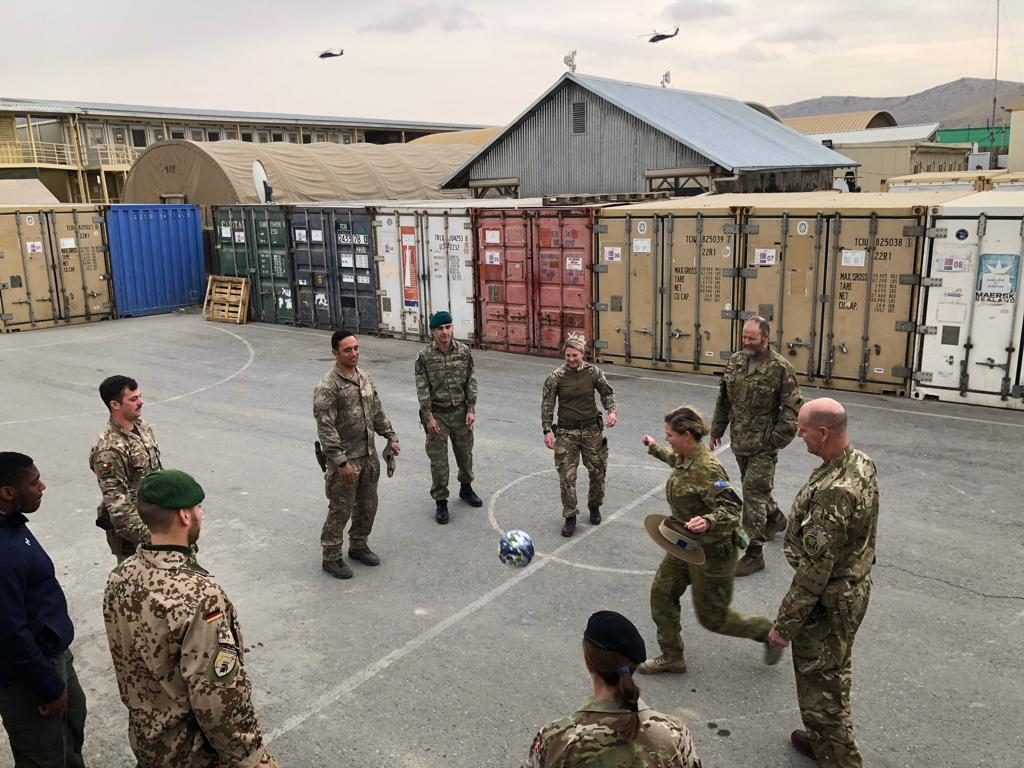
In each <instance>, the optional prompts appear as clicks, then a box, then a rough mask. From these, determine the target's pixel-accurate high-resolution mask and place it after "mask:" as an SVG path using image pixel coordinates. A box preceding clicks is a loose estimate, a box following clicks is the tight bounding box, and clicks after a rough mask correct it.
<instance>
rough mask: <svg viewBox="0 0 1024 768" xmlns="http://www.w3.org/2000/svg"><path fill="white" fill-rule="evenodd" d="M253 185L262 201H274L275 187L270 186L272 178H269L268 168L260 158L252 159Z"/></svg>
mask: <svg viewBox="0 0 1024 768" xmlns="http://www.w3.org/2000/svg"><path fill="white" fill-rule="evenodd" d="M252 185H253V187H254V188H255V189H256V197H257V198H258V199H259V201H260V202H261V203H271V202H273V200H274V188H273V187H271V186H270V179H269V178H267V169H266V168H264V167H263V163H261V162H260V161H259V160H253V161H252Z"/></svg>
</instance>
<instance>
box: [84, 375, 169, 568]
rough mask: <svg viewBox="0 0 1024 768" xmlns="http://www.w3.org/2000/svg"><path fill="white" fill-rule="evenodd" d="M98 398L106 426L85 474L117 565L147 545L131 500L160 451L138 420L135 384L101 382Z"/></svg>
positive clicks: (122, 380)
mask: <svg viewBox="0 0 1024 768" xmlns="http://www.w3.org/2000/svg"><path fill="white" fill-rule="evenodd" d="M100 397H101V398H102V399H103V404H104V405H106V406H107V410H108V411H109V412H110V421H109V422H107V427H106V429H105V430H104V431H103V434H101V435H100V436H99V439H98V440H97V441H96V444H95V445H93V447H92V451H90V452H89V468H90V469H92V471H93V473H94V474H95V475H96V480H97V482H98V483H99V486H100V492H101V493H102V494H103V500H102V501H101V502H100V505H99V507H98V509H97V516H96V525H97V526H98V527H100V528H102V529H103V530H105V531H106V532H107V544H108V545H109V546H110V551H111V552H112V553H113V554H114V556H115V557H116V558H117V562H119V563H120V562H121V561H123V560H124V559H125V558H126V557H128V556H129V555H132V554H134V553H135V548H136V547H138V545H139V544H145V543H147V542H148V541H149V529H148V528H146V526H145V524H143V522H142V520H140V519H139V513H138V511H137V509H136V498H135V496H136V493H137V492H138V490H139V483H141V482H142V478H144V477H145V476H146V475H148V474H150V473H151V472H156V471H157V470H158V469H160V467H161V464H160V448H159V446H157V444H156V437H154V436H153V430H152V428H151V427H150V426H149V425H148V424H147V423H146V422H144V421H143V420H142V418H141V414H142V392H141V390H140V389H139V385H138V383H137V382H136V381H135V379H131V378H129V377H127V376H111V377H109V378H107V379H104V380H103V383H102V384H100Z"/></svg>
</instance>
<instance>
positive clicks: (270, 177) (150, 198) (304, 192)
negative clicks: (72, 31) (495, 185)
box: [124, 141, 477, 214]
mask: <svg viewBox="0 0 1024 768" xmlns="http://www.w3.org/2000/svg"><path fill="white" fill-rule="evenodd" d="M476 150H477V147H475V146H472V145H461V144H454V145H453V144H329V143H317V144H288V143H280V142H278V143H270V144H257V143H253V142H243V141H219V142H202V143H198V142H192V141H163V142H160V143H158V144H154V145H153V146H152V147H150V148H149V149H147V150H146V151H145V152H143V153H142V155H141V156H140V157H139V159H138V160H136V161H135V164H134V165H133V166H132V170H131V173H130V174H129V175H128V179H127V181H126V182H125V191H124V201H125V202H128V203H193V204H196V205H200V206H202V207H203V209H204V211H205V212H206V213H207V214H208V211H209V207H210V206H212V205H237V204H251V203H265V202H274V203H280V204H285V205H288V204H291V205H294V204H301V203H315V202H320V201H325V200H438V199H448V198H458V197H465V196H466V193H465V191H459V190H450V191H445V192H442V191H441V190H440V183H441V182H442V181H443V180H444V179H445V178H447V177H448V176H450V175H451V174H452V173H454V171H455V170H456V169H457V168H458V167H459V166H460V165H462V164H463V163H464V162H465V161H466V160H467V159H469V157H471V156H472V155H473V153H474V152H476ZM268 196H269V199H268Z"/></svg>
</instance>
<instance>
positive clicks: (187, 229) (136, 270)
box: [106, 205, 206, 317]
mask: <svg viewBox="0 0 1024 768" xmlns="http://www.w3.org/2000/svg"><path fill="white" fill-rule="evenodd" d="M106 220H107V238H108V241H109V242H110V266H111V273H112V275H113V283H114V298H115V302H116V306H117V314H118V317H138V316H141V315H155V314H161V313H165V312H172V311H174V310H176V309H181V308H182V307H188V306H193V305H196V304H202V303H203V291H205V289H206V269H205V267H204V254H203V233H202V216H201V213H200V211H199V207H198V206H195V205H114V206H111V207H110V208H109V209H108V210H107V213H106Z"/></svg>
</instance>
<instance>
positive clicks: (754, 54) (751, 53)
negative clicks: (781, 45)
mask: <svg viewBox="0 0 1024 768" xmlns="http://www.w3.org/2000/svg"><path fill="white" fill-rule="evenodd" d="M730 58H731V59H736V60H738V61H746V62H750V63H752V64H763V63H765V62H768V61H778V60H779V59H781V58H782V55H781V54H780V53H779V52H778V51H776V50H775V49H773V48H768V47H766V46H763V45H761V44H760V43H758V42H756V41H753V42H749V43H747V44H746V45H743V46H740V47H739V48H737V49H736V50H735V51H734V52H733V54H732V55H731V56H730Z"/></svg>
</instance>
